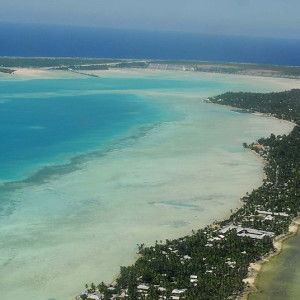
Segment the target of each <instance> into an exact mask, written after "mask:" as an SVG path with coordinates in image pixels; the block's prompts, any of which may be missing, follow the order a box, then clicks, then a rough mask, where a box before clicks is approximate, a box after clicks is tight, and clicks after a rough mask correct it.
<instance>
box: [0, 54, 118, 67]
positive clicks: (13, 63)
mask: <svg viewBox="0 0 300 300" xmlns="http://www.w3.org/2000/svg"><path fill="white" fill-rule="evenodd" d="M115 62H121V60H118V59H104V58H68V57H63V58H60V57H5V56H2V57H0V66H2V67H12V68H13V67H15V68H16V67H19V68H49V67H58V66H71V65H87V64H107V63H115Z"/></svg>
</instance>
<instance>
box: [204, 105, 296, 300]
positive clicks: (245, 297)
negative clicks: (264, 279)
mask: <svg viewBox="0 0 300 300" xmlns="http://www.w3.org/2000/svg"><path fill="white" fill-rule="evenodd" d="M209 103H210V102H209ZM210 104H213V105H218V106H223V107H227V108H228V109H229V110H231V111H235V112H237V113H239V112H238V111H236V107H234V106H230V105H225V106H224V105H221V104H218V103H210ZM248 113H251V114H254V115H256V116H259V117H265V118H271V119H276V120H279V121H281V122H283V123H286V124H290V125H293V126H294V127H295V126H298V124H296V123H294V122H292V121H288V120H284V119H278V118H276V117H274V116H270V115H267V114H264V113H260V112H248ZM250 151H251V152H252V153H253V154H254V155H255V156H256V157H257V158H258V159H260V160H261V161H262V162H263V164H264V165H265V166H266V165H267V162H266V160H264V159H263V158H262V156H261V155H259V154H258V153H257V152H256V151H254V150H253V149H250ZM263 174H264V179H266V178H267V174H266V173H265V172H263ZM240 202H241V204H242V205H244V204H245V203H244V202H243V200H242V198H241V201H240ZM299 227H300V216H297V217H295V218H293V219H292V222H291V224H290V225H289V230H288V232H287V233H285V234H282V235H279V236H277V237H276V238H275V239H274V241H273V245H274V249H275V251H274V252H273V253H270V254H269V255H267V256H265V257H262V258H261V259H260V260H259V261H257V262H254V263H251V264H250V265H249V268H248V276H247V277H246V278H244V279H243V282H244V283H245V284H246V288H245V290H244V292H243V294H242V296H239V297H237V300H249V299H250V296H251V294H254V293H259V292H260V291H259V289H258V287H257V281H258V275H259V273H260V272H261V271H262V266H263V265H264V264H266V263H268V262H270V260H271V259H272V258H273V257H276V256H278V255H280V254H281V253H282V251H283V243H284V242H285V241H287V240H288V239H290V238H292V237H294V236H295V235H296V234H297V232H298V230H299Z"/></svg>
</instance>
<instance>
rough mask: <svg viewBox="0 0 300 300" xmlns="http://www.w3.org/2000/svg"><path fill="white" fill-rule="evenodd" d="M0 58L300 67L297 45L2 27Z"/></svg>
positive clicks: (229, 38) (202, 36) (161, 34)
mask: <svg viewBox="0 0 300 300" xmlns="http://www.w3.org/2000/svg"><path fill="white" fill-rule="evenodd" d="M0 41H1V44H0V55H1V56H38V57H40V56H44V57H45V56H46V57H98V58H145V59H166V60H177V59H183V60H204V61H220V62H245V63H260V64H275V65H291V66H300V55H299V53H300V40H289V39H270V38H255V37H238V36H224V35H223V36H222V35H205V34H188V33H174V32H151V31H139V30H112V29H97V28H83V27H68V26H54V25H51V26H50V25H30V24H27V25H25V24H8V23H0Z"/></svg>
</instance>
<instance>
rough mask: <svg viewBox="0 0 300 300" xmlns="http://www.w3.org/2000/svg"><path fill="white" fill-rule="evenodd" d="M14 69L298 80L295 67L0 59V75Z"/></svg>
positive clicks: (153, 61) (152, 61)
mask: <svg viewBox="0 0 300 300" xmlns="http://www.w3.org/2000/svg"><path fill="white" fill-rule="evenodd" d="M14 68H45V69H53V70H62V71H71V72H81V71H96V70H109V69H120V68H145V69H151V70H174V71H175V70H177V71H193V72H212V73H224V74H238V75H251V76H267V77H285V78H295V79H298V78H300V67H296V66H281V65H260V64H249V63H225V62H207V61H180V60H174V61H172V60H170V61H168V60H143V59H142V60H137V59H104V58H47V57H37V58H32V57H30V58H29V57H28V58H27V57H4V56H2V57H0V72H4V73H11V74H13V73H14V71H15V70H14ZM85 73H87V72H85ZM85 75H90V74H85Z"/></svg>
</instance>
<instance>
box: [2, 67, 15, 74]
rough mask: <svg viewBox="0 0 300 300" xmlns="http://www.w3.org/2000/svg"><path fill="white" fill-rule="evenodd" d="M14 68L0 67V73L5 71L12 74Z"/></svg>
mask: <svg viewBox="0 0 300 300" xmlns="http://www.w3.org/2000/svg"><path fill="white" fill-rule="evenodd" d="M14 71H15V70H12V69H8V68H0V72H1V73H7V74H12V73H13V72H14Z"/></svg>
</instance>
